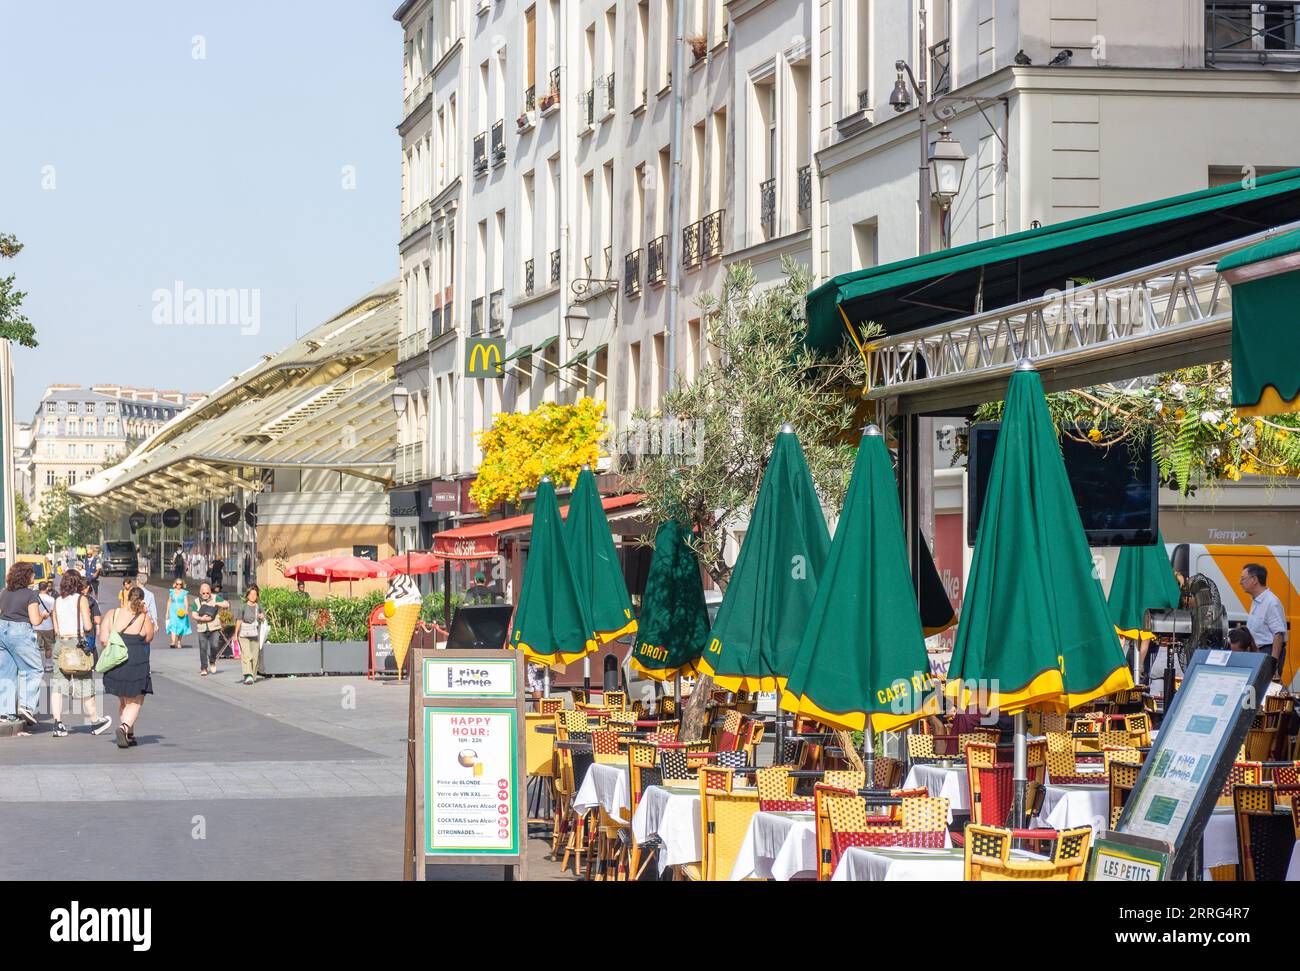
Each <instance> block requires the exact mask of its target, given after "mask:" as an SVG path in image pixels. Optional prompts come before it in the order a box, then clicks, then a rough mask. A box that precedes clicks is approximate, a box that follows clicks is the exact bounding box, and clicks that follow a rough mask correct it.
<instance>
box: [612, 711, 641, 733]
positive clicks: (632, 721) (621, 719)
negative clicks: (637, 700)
mask: <svg viewBox="0 0 1300 971" xmlns="http://www.w3.org/2000/svg"><path fill="white" fill-rule="evenodd" d="M636 723H637V717H636V712H635V711H632V709H630V708H620V709H619V710H617V711H611V712H610V713H609V727H610V728H616V729H623V730H628V729H633V728H636Z"/></svg>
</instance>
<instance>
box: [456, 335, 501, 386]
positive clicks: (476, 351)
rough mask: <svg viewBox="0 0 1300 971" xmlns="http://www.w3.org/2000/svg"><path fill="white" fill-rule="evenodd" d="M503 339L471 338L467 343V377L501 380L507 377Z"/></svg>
mask: <svg viewBox="0 0 1300 971" xmlns="http://www.w3.org/2000/svg"><path fill="white" fill-rule="evenodd" d="M505 351H506V342H505V338H503V337H471V338H469V339H467V340H466V341H465V377H467V378H500V377H504V376H505V368H504V367H503V366H502V363H501V360H502V358H503V357H505Z"/></svg>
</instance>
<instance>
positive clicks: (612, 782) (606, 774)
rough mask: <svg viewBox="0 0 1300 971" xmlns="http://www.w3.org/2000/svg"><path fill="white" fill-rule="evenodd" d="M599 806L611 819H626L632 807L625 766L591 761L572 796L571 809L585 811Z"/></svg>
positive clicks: (578, 811)
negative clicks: (580, 783)
mask: <svg viewBox="0 0 1300 971" xmlns="http://www.w3.org/2000/svg"><path fill="white" fill-rule="evenodd" d="M597 806H599V807H600V808H601V809H603V810H605V812H606V813H608V814H609V816H610V817H611V818H612V819H626V818H627V814H628V812H629V811H630V810H631V808H632V802H631V798H630V795H629V793H628V783H627V766H626V765H612V764H610V763H608V762H593V763H592V764H591V767H590V768H589V769H587V775H586V777H585V778H584V779H583V780H582V785H581V786H579V787H578V791H577V793H576V794H575V795H574V797H573V811H574V812H576V813H585V812H587V811H588V810H591V809H595V808H596V807H597Z"/></svg>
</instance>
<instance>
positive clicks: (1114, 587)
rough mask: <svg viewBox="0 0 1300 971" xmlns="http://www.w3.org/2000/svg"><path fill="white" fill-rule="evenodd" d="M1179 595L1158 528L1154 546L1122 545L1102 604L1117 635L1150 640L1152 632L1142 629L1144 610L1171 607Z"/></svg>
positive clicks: (1176, 601)
mask: <svg viewBox="0 0 1300 971" xmlns="http://www.w3.org/2000/svg"><path fill="white" fill-rule="evenodd" d="M1181 597H1182V592H1181V591H1180V590H1179V589H1178V579H1177V578H1176V577H1175V576H1174V568H1173V566H1172V565H1171V564H1170V562H1169V554H1168V553H1167V552H1166V551H1165V538H1164V537H1163V536H1162V535H1161V534H1160V532H1159V530H1157V531H1156V543H1155V545H1154V546H1125V547H1124V548H1123V549H1121V550H1120V551H1119V563H1117V564H1116V566H1115V579H1114V581H1112V583H1111V585H1110V599H1109V600H1107V602H1106V605H1107V606H1108V607H1109V608H1110V619H1111V622H1112V623H1114V625H1115V629H1116V630H1117V631H1119V633H1120V636H1121V637H1129V638H1132V639H1133V640H1150V639H1151V638H1153V637H1154V636H1155V635H1154V634H1152V633H1151V632H1150V631H1148V630H1146V612H1147V611H1148V610H1171V609H1173V608H1175V607H1177V606H1178V601H1179V599H1180V598H1181Z"/></svg>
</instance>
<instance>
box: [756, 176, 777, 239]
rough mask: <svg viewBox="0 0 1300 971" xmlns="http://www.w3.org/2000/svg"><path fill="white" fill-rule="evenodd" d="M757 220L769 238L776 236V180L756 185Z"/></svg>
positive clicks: (768, 180)
mask: <svg viewBox="0 0 1300 971" xmlns="http://www.w3.org/2000/svg"><path fill="white" fill-rule="evenodd" d="M758 220H759V222H760V223H761V224H762V226H763V232H764V233H766V234H767V235H768V236H769V237H772V236H775V235H776V179H767V180H765V181H763V182H760V183H759V184H758Z"/></svg>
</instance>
